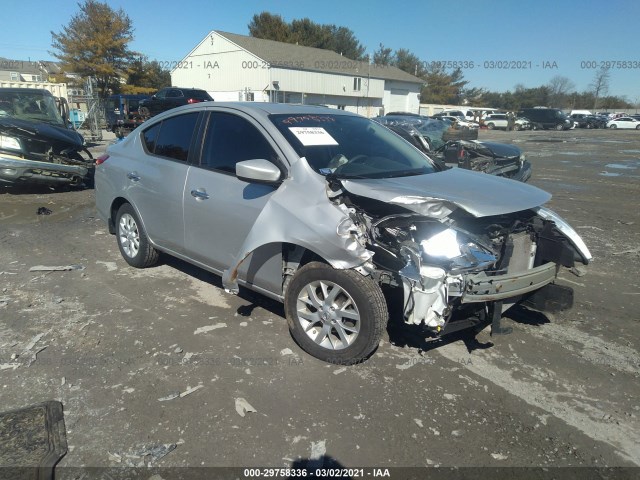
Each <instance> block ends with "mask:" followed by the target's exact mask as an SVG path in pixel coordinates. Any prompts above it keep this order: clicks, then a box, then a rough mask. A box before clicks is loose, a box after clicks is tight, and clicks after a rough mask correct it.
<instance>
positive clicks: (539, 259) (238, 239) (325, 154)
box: [96, 103, 591, 363]
mask: <svg viewBox="0 0 640 480" xmlns="http://www.w3.org/2000/svg"><path fill="white" fill-rule="evenodd" d="M96 164H97V167H96V204H97V209H98V212H99V214H100V216H101V217H102V218H103V219H104V220H105V221H106V222H107V225H108V228H109V231H110V233H112V234H115V235H116V238H117V242H118V246H119V249H120V252H121V253H122V255H123V257H124V259H125V260H126V261H127V262H128V263H129V264H130V265H132V266H134V267H139V268H143V267H148V266H151V265H153V264H154V263H155V262H156V261H157V260H158V254H159V252H165V253H168V254H170V255H174V256H176V257H179V258H182V259H184V260H186V261H188V262H190V263H193V264H195V265H198V266H200V267H202V268H204V269H207V270H209V271H212V272H214V273H217V274H219V275H222V280H223V285H224V287H225V289H226V290H227V291H229V292H232V293H237V292H238V288H239V285H242V286H245V287H247V288H250V289H252V290H255V291H258V292H261V293H263V294H265V295H267V296H269V297H271V298H274V299H276V300H279V301H281V302H283V303H284V308H285V313H286V317H287V321H288V324H289V328H290V331H291V333H292V336H293V338H294V339H295V341H296V342H297V343H298V344H299V345H300V346H301V347H302V348H303V349H304V350H305V351H307V352H308V353H309V354H311V355H313V356H315V357H317V358H320V359H322V360H325V361H328V362H335V363H354V362H359V361H362V360H365V359H366V358H367V357H368V356H369V355H371V354H372V353H373V352H374V350H375V349H376V347H377V345H378V343H379V341H380V338H381V336H382V335H383V332H384V330H385V328H386V325H387V321H388V320H389V317H391V319H392V320H398V321H403V322H406V323H407V324H414V325H422V326H423V327H424V328H425V329H426V330H427V331H428V333H429V334H431V335H444V334H446V333H449V332H451V331H455V330H459V329H461V328H469V327H473V326H479V325H480V326H481V325H487V324H489V323H492V327H493V331H494V333H500V332H501V331H502V327H501V326H500V325H499V321H500V317H501V315H502V313H503V312H504V311H505V310H506V309H508V308H509V307H511V306H513V305H515V304H516V303H520V302H524V301H527V302H529V303H530V304H532V305H534V306H536V308H550V307H554V306H555V307H558V306H560V307H564V308H566V307H568V306H570V303H571V293H572V292H571V291H570V289H566V287H561V286H560V285H556V284H555V283H554V282H555V280H556V277H557V275H558V272H559V270H560V269H561V268H571V267H574V266H575V264H576V263H579V264H587V263H589V261H590V259H591V254H590V253H589V250H588V249H587V247H586V245H585V244H584V242H583V241H582V239H581V238H580V237H579V235H578V234H577V233H576V232H575V230H573V229H572V228H571V227H570V226H569V225H568V224H567V223H566V222H565V221H564V220H562V219H561V218H560V217H559V216H558V215H557V214H555V213H554V212H552V211H551V210H548V209H546V208H545V207H543V206H542V205H543V204H545V203H546V202H547V201H548V200H549V199H550V197H551V196H550V195H549V194H548V193H546V192H544V191H542V190H540V189H538V188H535V187H533V186H529V185H526V184H523V183H520V182H515V181H512V180H508V179H503V178H499V177H495V176H492V175H486V174H481V173H476V172H473V171H469V170H463V169H447V170H442V169H441V168H439V167H438V165H437V164H435V163H434V162H432V161H431V159H430V158H429V157H428V156H426V155H425V154H423V153H422V152H420V151H419V150H417V149H416V148H414V147H413V146H411V145H410V144H409V143H407V142H406V141H405V140H403V139H402V138H400V137H399V136H398V135H396V134H394V133H393V132H391V131H390V130H388V129H387V128H385V127H383V126H382V125H380V124H378V123H376V122H373V121H371V120H368V119H366V118H363V117H360V116H358V115H354V114H350V113H347V112H344V111H335V110H327V109H326V108H318V107H306V106H293V105H283V104H266V103H265V104H263V103H253V104H252V103H242V104H224V103H216V104H199V105H192V106H186V107H181V108H178V109H175V110H171V111H169V112H166V113H164V114H161V115H159V116H157V117H154V118H153V119H152V120H150V121H149V122H147V123H145V124H143V125H142V126H140V127H138V128H137V129H136V130H134V132H133V133H132V134H131V135H129V136H128V137H127V138H126V139H125V140H124V141H122V142H120V143H118V144H115V145H112V146H110V147H109V149H108V150H107V153H106V154H105V155H103V156H102V157H100V158H98V159H97V161H96ZM383 291H385V293H387V296H386V297H385V294H383ZM389 294H396V295H400V296H402V298H403V301H402V303H401V305H400V306H399V307H398V308H393V309H391V311H389V306H388V305H391V304H393V302H390V303H388V302H387V300H386V298H387V297H389Z"/></svg>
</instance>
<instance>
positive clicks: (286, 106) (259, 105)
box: [153, 102, 362, 120]
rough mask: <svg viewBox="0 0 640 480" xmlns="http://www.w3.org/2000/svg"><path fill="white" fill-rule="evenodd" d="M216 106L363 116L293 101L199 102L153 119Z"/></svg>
mask: <svg viewBox="0 0 640 480" xmlns="http://www.w3.org/2000/svg"><path fill="white" fill-rule="evenodd" d="M216 108H226V109H229V110H236V111H239V112H244V113H246V114H247V115H251V116H256V117H263V118H266V117H268V116H269V115H278V114H282V115H287V114H289V115H321V114H324V115H342V116H352V117H361V116H362V115H357V114H355V113H351V112H347V111H345V110H338V109H336V108H328V107H320V106H314V105H301V104H291V103H267V102H199V103H192V104H190V105H183V106H181V107H176V108H172V109H171V110H167V111H166V112H162V113H160V114H158V115H156V116H154V117H153V119H154V120H155V119H161V118H165V117H170V116H173V115H175V114H177V113H185V112H188V111H190V110H196V111H200V110H212V109H216Z"/></svg>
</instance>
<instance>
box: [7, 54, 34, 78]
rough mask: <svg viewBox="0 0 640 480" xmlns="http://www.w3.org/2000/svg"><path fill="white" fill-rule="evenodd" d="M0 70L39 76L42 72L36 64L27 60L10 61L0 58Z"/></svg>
mask: <svg viewBox="0 0 640 480" xmlns="http://www.w3.org/2000/svg"><path fill="white" fill-rule="evenodd" d="M0 70H3V71H11V72H19V73H28V74H33V75H40V74H41V73H42V71H41V70H40V66H39V65H38V62H31V61H29V60H12V59H10V58H2V57H0Z"/></svg>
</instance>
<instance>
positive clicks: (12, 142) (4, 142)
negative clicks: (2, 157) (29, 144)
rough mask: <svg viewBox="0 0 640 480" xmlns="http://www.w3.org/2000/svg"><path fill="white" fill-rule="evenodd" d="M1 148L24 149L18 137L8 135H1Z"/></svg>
mask: <svg viewBox="0 0 640 480" xmlns="http://www.w3.org/2000/svg"><path fill="white" fill-rule="evenodd" d="M0 148H3V149H6V150H22V147H21V146H20V142H19V141H18V139H17V138H16V137H8V136H6V135H0Z"/></svg>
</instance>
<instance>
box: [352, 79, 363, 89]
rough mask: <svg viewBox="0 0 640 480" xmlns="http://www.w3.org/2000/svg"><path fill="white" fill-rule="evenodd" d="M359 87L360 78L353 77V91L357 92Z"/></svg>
mask: <svg viewBox="0 0 640 480" xmlns="http://www.w3.org/2000/svg"><path fill="white" fill-rule="evenodd" d="M361 88H362V78H360V77H354V79H353V91H354V92H359V91H360V89H361Z"/></svg>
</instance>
